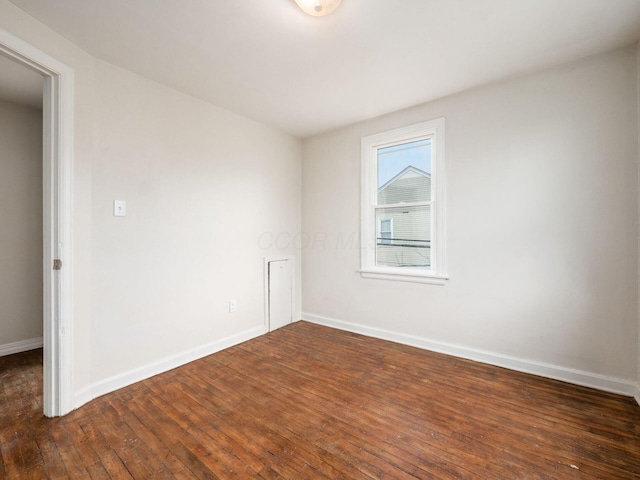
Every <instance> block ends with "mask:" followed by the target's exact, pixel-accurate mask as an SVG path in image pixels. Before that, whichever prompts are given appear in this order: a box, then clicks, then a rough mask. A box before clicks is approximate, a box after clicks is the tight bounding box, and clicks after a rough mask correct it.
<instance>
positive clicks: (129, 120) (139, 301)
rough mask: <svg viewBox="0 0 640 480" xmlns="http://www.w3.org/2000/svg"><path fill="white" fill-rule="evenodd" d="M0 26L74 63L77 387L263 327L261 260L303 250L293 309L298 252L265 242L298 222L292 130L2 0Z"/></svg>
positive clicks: (297, 148) (297, 149)
mask: <svg viewBox="0 0 640 480" xmlns="http://www.w3.org/2000/svg"><path fill="white" fill-rule="evenodd" d="M0 28H3V29H5V30H7V31H8V32H10V33H12V34H13V35H15V36H17V37H19V38H21V39H22V40H24V41H26V42H28V43H30V44H32V45H34V46H35V47H37V48H39V49H41V50H42V51H43V52H45V53H47V54H49V55H51V56H53V57H55V58H56V59H58V60H59V61H61V62H64V63H66V64H67V65H68V66H70V67H71V68H73V69H74V72H75V96H74V120H75V125H74V165H73V178H74V188H73V209H74V211H73V219H74V222H73V260H74V277H73V281H74V291H73V294H74V297H73V303H74V308H73V313H74V331H73V336H74V346H75V347H74V348H75V350H74V355H75V357H74V384H75V387H74V390H75V391H76V393H80V396H81V397H82V398H83V399H84V400H87V399H89V398H90V396H91V395H90V394H89V395H87V394H86V392H87V391H90V390H91V388H92V386H94V385H96V384H99V383H100V382H103V381H105V380H106V379H108V378H110V377H114V376H115V377H117V376H119V375H123V374H126V373H127V372H131V371H133V370H136V369H140V368H144V367H145V365H148V364H150V363H158V362H160V363H161V362H162V361H163V360H165V359H166V358H168V357H170V356H171V355H179V354H180V353H182V352H184V351H186V350H189V349H195V348H197V347H198V346H201V345H205V344H210V343H212V342H217V341H223V340H224V339H226V338H228V337H230V336H233V335H235V334H238V333H240V332H243V331H246V330H247V329H251V328H259V327H260V326H262V325H263V321H264V311H263V306H264V298H263V297H264V289H263V257H264V256H281V255H294V256H296V257H298V258H297V266H296V282H297V286H298V288H297V293H296V310H297V313H296V316H299V311H300V261H299V255H298V252H297V250H296V249H295V247H294V246H292V245H288V244H285V243H280V244H278V245H275V244H273V242H261V239H262V238H264V235H263V234H264V233H265V232H267V233H269V232H290V234H291V235H295V233H296V232H299V231H300V228H301V227H300V221H301V220H300V195H301V192H300V185H301V164H300V162H301V160H300V159H301V142H300V140H298V139H296V138H293V137H291V136H289V135H285V134H283V133H281V132H278V131H276V130H273V129H271V128H267V127H265V126H263V125H260V124H259V123H256V122H254V121H250V120H247V119H245V118H243V117H240V116H238V115H235V114H232V113H229V112H227V111H225V110H223V109H220V108H217V107H215V106H212V105H210V104H207V103H205V102H203V101H200V100H196V99H194V98H192V97H189V96H187V95H184V94H181V93H178V92H176V91H175V90H171V89H169V88H166V87H163V86H160V85H158V84H157V83H154V82H152V81H149V80H147V79H144V78H142V77H139V76H136V75H133V74H131V73H129V72H126V71H124V70H121V69H119V68H116V67H114V66H112V65H109V64H107V63H104V62H101V61H98V60H97V59H95V58H94V57H92V56H91V55H89V54H88V53H86V52H84V51H82V50H81V49H79V48H77V47H76V46H74V45H73V44H71V43H69V42H68V41H66V40H65V39H63V38H62V37H60V36H59V35H57V34H55V33H54V32H52V31H51V30H49V29H48V28H47V27H46V26H44V25H42V24H40V23H38V22H37V21H35V20H34V19H33V18H32V17H30V16H29V15H27V14H25V13H24V12H23V11H22V10H20V9H18V8H17V7H15V6H14V5H13V4H11V3H10V2H9V1H7V0H0ZM115 199H119V200H126V201H127V209H128V215H127V217H125V218H114V217H113V216H112V208H113V200H115ZM232 298H233V299H237V300H238V311H237V312H236V313H235V314H233V315H229V314H228V313H227V301H228V300H229V299H232ZM116 383H117V382H115V383H111V384H109V385H111V386H113V385H115V384H116ZM82 392H85V393H82Z"/></svg>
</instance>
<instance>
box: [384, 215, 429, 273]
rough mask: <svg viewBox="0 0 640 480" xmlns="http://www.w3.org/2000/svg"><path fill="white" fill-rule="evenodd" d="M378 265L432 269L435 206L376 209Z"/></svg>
mask: <svg viewBox="0 0 640 480" xmlns="http://www.w3.org/2000/svg"><path fill="white" fill-rule="evenodd" d="M376 225H377V231H376V265H377V266H385V267H411V268H424V269H430V268H431V206H430V205H421V206H413V207H388V208H376Z"/></svg>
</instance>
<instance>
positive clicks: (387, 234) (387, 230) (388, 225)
mask: <svg viewBox="0 0 640 480" xmlns="http://www.w3.org/2000/svg"><path fill="white" fill-rule="evenodd" d="M378 225H379V233H378V244H379V245H391V240H392V238H393V218H381V219H380V221H379V222H378Z"/></svg>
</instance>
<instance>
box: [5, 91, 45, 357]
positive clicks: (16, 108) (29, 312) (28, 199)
mask: <svg viewBox="0 0 640 480" xmlns="http://www.w3.org/2000/svg"><path fill="white" fill-rule="evenodd" d="M0 272H1V273H0V346H1V345H6V344H8V343H14V342H19V341H23V340H30V339H34V338H39V337H42V111H41V110H36V109H34V108H29V107H25V106H22V105H17V104H13V103H7V102H3V101H0Z"/></svg>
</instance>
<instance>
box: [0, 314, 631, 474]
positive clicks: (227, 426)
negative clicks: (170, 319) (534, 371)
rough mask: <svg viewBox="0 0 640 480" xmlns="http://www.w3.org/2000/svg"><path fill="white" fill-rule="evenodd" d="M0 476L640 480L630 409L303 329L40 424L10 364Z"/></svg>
mask: <svg viewBox="0 0 640 480" xmlns="http://www.w3.org/2000/svg"><path fill="white" fill-rule="evenodd" d="M0 453H1V455H0V478H7V479H13V478H20V479H22V478H81V479H86V478H93V479H101V478H136V479H143V478H153V479H157V478H220V479H231V478H240V479H250V478H265V479H266V478H286V479H296V480H301V479H316V478H327V479H339V478H344V479H369V478H385V479H387V478H388V479H391V478H394V479H395V478H437V479H448V478H456V479H458V478H466V479H480V478H487V479H509V480H512V479H542V478H544V479H551V478H557V479H572V478H580V479H601V478H604V479H631V478H640V406H638V405H637V404H636V403H635V401H634V400H633V399H631V398H626V397H622V396H618V395H613V394H608V393H604V392H600V391H596V390H591V389H588V388H582V387H577V386H574V385H569V384H565V383H562V382H557V381H553V380H547V379H543V378H538V377H534V376H530V375H526V374H521V373H517V372H512V371H509V370H505V369H502V368H498V367H492V366H487V365H483V364H479V363H475V362H471V361H466V360H461V359H458V358H454V357H449V356H445V355H440V354H435V353H432V352H428V351H424V350H419V349H416V348H411V347H407V346H403V345H398V344H394V343H391V342H386V341H381V340H376V339H372V338H367V337H363V336H359V335H355V334H351V333H346V332H342V331H338V330H333V329H330V328H325V327H321V326H317V325H313V324H310V323H306V322H298V323H295V324H293V325H291V326H288V327H286V328H283V329H280V330H278V331H275V332H273V333H270V334H267V335H264V336H262V337H259V338H257V339H254V340H251V341H249V342H246V343H244V344H241V345H239V346H236V347H233V348H229V349H227V350H225V351H223V352H220V353H217V354H215V355H211V356H209V357H206V358H204V359H201V360H198V361H196V362H192V363H190V364H188V365H186V366H183V367H181V368H178V369H175V370H172V371H170V372H167V373H165V374H162V375H158V376H156V377H153V378H151V379H148V380H145V381H143V382H140V383H137V384H135V385H132V386H130V387H127V388H124V389H121V390H119V391H117V392H115V393H111V394H108V395H105V396H103V397H101V398H99V399H96V400H94V401H93V402H90V403H89V404H88V405H86V406H84V407H82V408H80V409H78V410H76V411H75V412H72V413H71V414H69V415H67V416H66V417H63V418H57V419H47V418H45V417H43V415H42V352H41V351H40V350H36V351H32V352H27V353H23V354H18V355H11V356H7V357H3V358H0Z"/></svg>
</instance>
